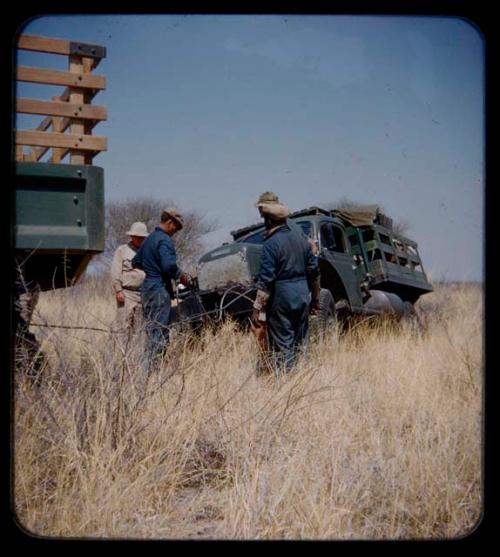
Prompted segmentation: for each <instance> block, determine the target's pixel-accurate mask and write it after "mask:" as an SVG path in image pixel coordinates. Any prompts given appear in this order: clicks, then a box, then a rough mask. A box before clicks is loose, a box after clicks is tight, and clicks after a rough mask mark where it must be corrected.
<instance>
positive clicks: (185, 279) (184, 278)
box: [179, 273, 192, 287]
mask: <svg viewBox="0 0 500 557" xmlns="http://www.w3.org/2000/svg"><path fill="white" fill-rule="evenodd" d="M179 280H180V281H181V284H183V285H184V286H186V287H189V286H191V281H192V279H191V275H190V274H189V273H181V275H180V277H179Z"/></svg>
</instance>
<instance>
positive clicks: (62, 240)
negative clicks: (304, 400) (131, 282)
mask: <svg viewBox="0 0 500 557" xmlns="http://www.w3.org/2000/svg"><path fill="white" fill-rule="evenodd" d="M14 180H15V190H14V191H15V199H14V211H15V216H14V222H15V229H14V247H15V252H16V260H17V262H18V264H22V266H23V272H24V274H25V277H26V279H27V280H29V281H34V282H37V283H38V284H39V285H40V287H41V288H42V290H46V289H49V288H60V287H64V286H69V285H71V284H73V283H74V282H75V281H76V280H77V279H78V277H79V276H80V275H81V273H82V272H83V271H84V270H85V268H86V267H87V264H88V262H89V261H90V259H91V258H92V256H93V255H94V254H96V253H100V252H102V251H103V250H104V171H103V169H102V168H101V167H98V166H90V165H73V164H54V163H45V162H43V163H37V162H18V163H16V165H15V174H14Z"/></svg>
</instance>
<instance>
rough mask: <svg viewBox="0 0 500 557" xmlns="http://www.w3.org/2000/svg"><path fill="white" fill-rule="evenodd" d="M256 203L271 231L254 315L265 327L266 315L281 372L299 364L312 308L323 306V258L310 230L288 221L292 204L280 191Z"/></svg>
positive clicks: (276, 365) (254, 321)
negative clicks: (314, 249)
mask: <svg viewBox="0 0 500 557" xmlns="http://www.w3.org/2000/svg"><path fill="white" fill-rule="evenodd" d="M256 207H258V209H259V212H260V214H261V216H262V217H263V218H264V224H265V228H266V234H265V236H264V244H263V246H262V255H261V261H260V268H259V272H258V275H257V279H256V286H257V294H256V298H255V302H254V305H253V312H252V316H251V321H252V324H253V325H254V327H256V328H259V327H262V326H263V317H264V316H265V320H266V322H267V330H268V337H269V345H270V348H271V351H272V353H273V354H272V356H273V357H272V360H273V365H274V368H275V372H276V373H277V374H280V373H286V372H288V371H290V369H291V368H292V367H293V365H294V364H295V361H296V358H297V354H298V351H299V349H300V347H301V346H302V344H303V342H304V341H305V339H306V336H307V331H308V325H309V319H308V316H309V313H317V311H318V310H319V291H320V281H319V268H318V261H317V258H316V257H315V256H314V255H313V253H312V250H311V246H310V244H309V242H308V241H307V238H306V236H305V235H304V234H302V233H299V232H297V230H296V229H295V228H294V226H293V225H292V223H291V222H292V221H287V217H288V216H289V214H290V210H289V209H288V208H287V207H286V206H285V205H283V204H282V203H281V202H280V201H279V199H278V196H277V195H276V194H274V193H273V192H265V193H263V194H262V195H261V196H260V197H259V200H258V201H257V203H256Z"/></svg>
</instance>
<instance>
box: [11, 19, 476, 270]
mask: <svg viewBox="0 0 500 557" xmlns="http://www.w3.org/2000/svg"><path fill="white" fill-rule="evenodd" d="M25 32H26V33H31V34H39V35H47V36H55V37H61V38H68V39H72V40H79V41H86V42H93V43H97V44H102V45H104V46H106V48H107V58H106V59H105V60H104V61H103V62H102V63H101V64H100V65H99V67H98V68H97V70H96V71H97V73H102V74H104V75H106V77H107V81H108V86H107V89H106V91H103V92H102V93H99V94H98V95H97V96H96V97H95V99H94V101H93V102H94V104H102V105H105V106H107V107H108V114H109V116H108V120H107V121H106V122H104V123H101V124H99V125H98V126H97V127H96V128H95V130H94V134H95V135H105V136H107V137H108V151H107V152H105V153H102V154H100V155H99V156H97V157H96V158H95V159H94V164H96V165H99V166H102V167H103V168H104V170H105V181H106V198H107V199H108V200H119V199H125V198H127V197H133V196H137V195H147V196H149V195H150V196H154V197H155V198H160V199H165V200H173V201H174V202H175V203H176V204H177V205H178V206H179V207H180V208H181V209H185V210H187V209H195V210H197V211H199V212H200V213H202V214H204V215H206V216H207V217H208V218H210V219H213V218H215V219H217V221H218V223H219V229H218V230H217V231H216V232H214V233H212V234H210V235H209V237H207V246H213V245H215V244H217V243H220V242H222V241H226V240H228V239H230V236H229V231H230V230H233V229H235V228H239V227H241V226H245V225H247V224H252V223H254V222H257V221H258V220H259V218H258V214H257V211H256V209H255V207H254V203H255V201H256V199H257V197H258V195H259V194H260V193H262V192H263V191H265V190H272V191H275V192H276V193H278V194H279V196H280V198H281V199H282V200H283V202H285V203H286V204H287V205H288V206H289V207H290V208H291V209H293V210H297V209H300V208H303V207H308V206H311V205H320V206H321V205H322V204H326V203H330V204H331V203H335V202H336V201H338V200H339V199H342V198H349V199H351V200H354V201H359V202H363V203H379V204H380V205H381V206H383V208H384V209H385V211H386V212H387V214H389V215H390V216H391V217H393V218H394V219H395V220H403V221H405V222H407V223H408V224H409V226H410V228H409V231H408V235H409V236H410V237H411V238H413V239H415V240H416V241H417V242H418V244H419V248H420V252H421V255H422V258H423V261H424V267H425V268H426V271H427V272H428V274H429V275H430V277H431V279H432V280H443V279H447V280H482V278H483V234H484V222H483V204H484V181H485V180H484V124H485V122H484V45H483V42H482V37H481V34H480V33H479V32H478V30H477V29H475V28H474V27H473V26H472V25H470V24H469V23H468V22H466V21H464V20H461V19H457V18H450V17H407V16H404V17H389V16H380V17H371V16H283V15H279V16H252V15H237V16H236V15H225V16H224V15H205V16H201V15H200V16H197V15H189V16H182V15H151V16H146V15H121V16H117V15H115V16H114V15H109V16H103V15H95V16H94V15H92V16H84V15H81V16H74V15H71V16H44V17H41V18H38V19H34V20H32V21H30V22H29V23H28V24H27V25H26V27H25ZM54 58H57V61H56V62H55V63H57V64H60V65H61V66H60V67H61V68H64V64H65V59H64V58H63V57H54V56H51V57H50V58H49V57H47V56H44V55H37V54H33V53H27V52H23V53H21V55H20V58H19V62H20V63H23V64H28V65H37V64H38V63H39V64H40V65H47V64H49V63H52V64H53V63H54V62H49V59H51V60H53V59H54ZM19 94H21V95H22V96H36V97H38V98H40V97H42V98H44V97H46V98H49V96H50V95H53V94H55V92H54V91H53V88H51V87H47V86H46V87H43V86H35V85H28V84H20V86H19ZM31 121H32V117H20V118H19V123H18V127H20V128H24V127H26V126H30V125H33V124H31ZM37 121H39V119H37Z"/></svg>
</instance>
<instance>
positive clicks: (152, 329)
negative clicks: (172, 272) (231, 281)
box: [141, 288, 171, 371]
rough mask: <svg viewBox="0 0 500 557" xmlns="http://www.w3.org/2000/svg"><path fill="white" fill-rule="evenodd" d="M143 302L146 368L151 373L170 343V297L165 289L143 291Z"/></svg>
mask: <svg viewBox="0 0 500 557" xmlns="http://www.w3.org/2000/svg"><path fill="white" fill-rule="evenodd" d="M141 301H142V307H143V311H144V319H145V322H146V325H145V330H146V336H147V338H146V367H147V370H148V371H150V370H151V366H152V364H153V363H154V361H155V360H156V359H157V358H158V357H159V356H161V354H162V353H163V351H164V350H165V348H166V347H167V344H168V341H169V330H168V325H169V323H170V306H171V304H170V296H169V294H168V292H167V291H166V290H165V288H153V289H149V290H144V289H143V290H142V291H141Z"/></svg>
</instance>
